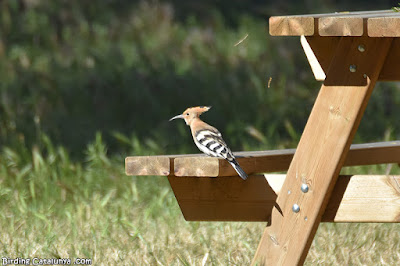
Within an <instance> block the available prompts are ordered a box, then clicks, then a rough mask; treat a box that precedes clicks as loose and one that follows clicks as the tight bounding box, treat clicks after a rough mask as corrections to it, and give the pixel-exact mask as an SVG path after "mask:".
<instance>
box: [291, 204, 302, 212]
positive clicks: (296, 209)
mask: <svg viewBox="0 0 400 266" xmlns="http://www.w3.org/2000/svg"><path fill="white" fill-rule="evenodd" d="M292 211H293V212H296V213H297V212H299V211H300V206H299V205H297V204H296V203H295V204H293V207H292Z"/></svg>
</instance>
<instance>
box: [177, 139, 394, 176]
mask: <svg viewBox="0 0 400 266" xmlns="http://www.w3.org/2000/svg"><path fill="white" fill-rule="evenodd" d="M295 151H296V150H295V149H286V150H275V151H259V152H236V153H235V155H236V156H237V161H238V162H239V164H240V165H241V166H242V168H243V170H244V171H245V172H246V173H248V174H253V173H267V172H278V171H286V170H287V169H288V168H289V165H290V162H291V161H292V159H293V155H294V153H295ZM399 162H400V141H390V142H377V143H367V144H355V145H351V148H350V152H349V153H348V155H347V158H346V161H345V163H344V166H355V165H371V164H383V163H399ZM174 165H175V169H174V171H175V173H174V175H175V176H199V177H207V176H208V177H215V176H234V175H237V173H236V172H235V170H234V169H233V168H232V166H231V165H230V164H229V163H228V162H226V161H225V160H224V159H219V158H215V157H204V156H203V157H199V156H194V157H180V158H176V159H175V160H174Z"/></svg>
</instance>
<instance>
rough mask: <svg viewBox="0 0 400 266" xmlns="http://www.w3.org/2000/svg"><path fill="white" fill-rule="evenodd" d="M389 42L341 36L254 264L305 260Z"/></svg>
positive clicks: (280, 263) (278, 263) (295, 262)
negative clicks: (360, 47)
mask: <svg viewBox="0 0 400 266" xmlns="http://www.w3.org/2000/svg"><path fill="white" fill-rule="evenodd" d="M391 42H392V39H391V38H369V37H342V39H341V40H340V42H339V44H338V46H337V48H336V52H335V55H334V56H333V58H332V61H331V64H330V67H329V70H328V73H327V75H326V79H325V82H324V85H322V87H321V90H320V92H319V95H318V97H317V99H316V101H315V105H314V107H313V109H312V111H311V114H310V117H309V119H308V122H307V125H306V127H305V129H304V132H303V135H302V137H301V139H300V142H299V145H298V147H297V151H296V153H295V155H294V158H293V161H292V163H291V164H290V167H289V170H288V173H287V178H286V180H285V183H284V185H283V187H282V190H281V193H280V194H279V196H278V198H277V205H278V206H279V208H280V210H278V209H277V208H274V209H273V211H272V219H271V224H270V225H269V226H268V227H267V228H266V229H265V230H264V233H263V236H262V238H261V241H260V244H259V246H258V249H257V252H256V254H255V257H254V260H253V265H254V264H257V265H260V264H261V265H274V266H275V265H299V264H303V263H304V260H305V258H306V256H307V253H308V250H309V248H310V246H311V243H312V240H313V238H314V235H315V232H316V230H317V228H318V225H319V223H320V221H321V216H322V214H323V213H324V210H325V207H326V205H327V202H328V200H329V197H330V194H331V192H332V189H333V187H334V185H335V182H336V179H337V177H338V175H339V172H340V169H341V167H342V165H343V162H344V159H345V157H346V154H347V152H348V150H349V147H350V144H351V142H352V139H353V137H354V134H355V132H356V131H357V128H358V125H359V123H360V120H361V118H362V115H363V112H364V110H365V108H366V105H367V103H368V100H369V97H370V95H371V92H372V90H373V88H374V85H375V82H376V80H377V78H378V76H379V73H380V70H381V68H382V65H383V63H384V61H385V58H386V55H387V53H388V50H389V48H390V45H391ZM359 45H363V47H364V49H360V50H361V51H360V50H359V49H358V47H359ZM350 69H351V70H352V71H350ZM354 70H355V71H354ZM302 184H307V186H308V191H307V192H303V191H302V190H301V186H302ZM295 204H297V205H298V207H299V210H296V208H295V211H294V210H293V206H294V205H295ZM295 206H296V205H295ZM296 211H298V212H296Z"/></svg>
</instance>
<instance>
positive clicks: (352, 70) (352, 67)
mask: <svg viewBox="0 0 400 266" xmlns="http://www.w3.org/2000/svg"><path fill="white" fill-rule="evenodd" d="M349 70H350V72H352V73H354V72H356V71H357V66H356V65H350V68H349Z"/></svg>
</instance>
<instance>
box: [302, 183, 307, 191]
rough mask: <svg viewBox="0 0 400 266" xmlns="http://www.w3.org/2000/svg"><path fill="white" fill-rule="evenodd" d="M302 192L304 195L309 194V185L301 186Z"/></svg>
mask: <svg viewBox="0 0 400 266" xmlns="http://www.w3.org/2000/svg"><path fill="white" fill-rule="evenodd" d="M301 191H302V192H303V193H307V192H308V185H307V184H306V183H303V184H301Z"/></svg>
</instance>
